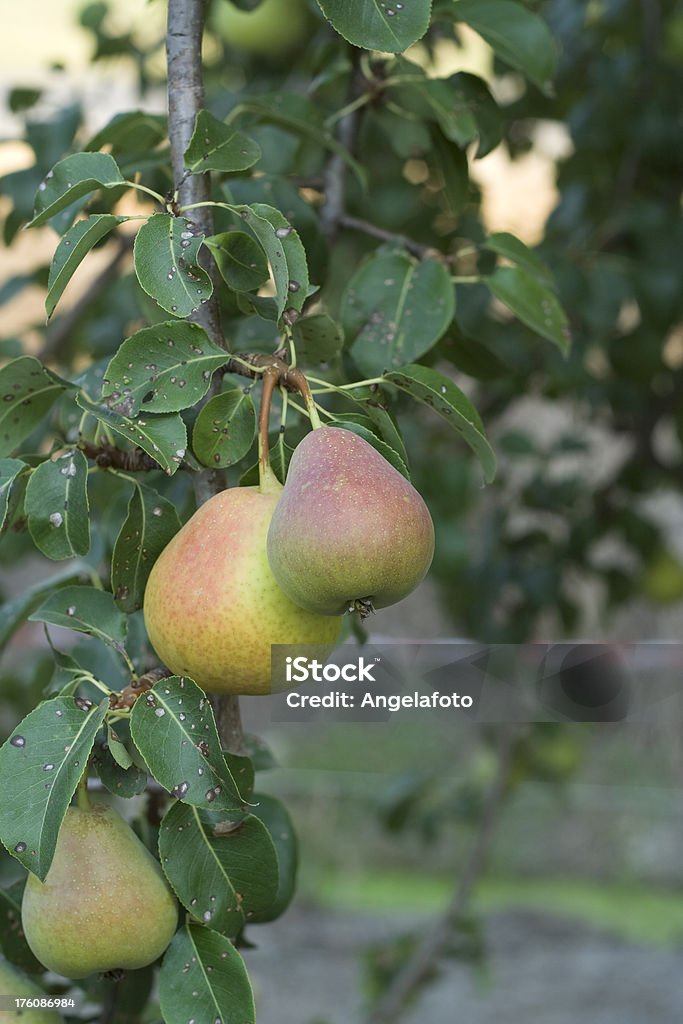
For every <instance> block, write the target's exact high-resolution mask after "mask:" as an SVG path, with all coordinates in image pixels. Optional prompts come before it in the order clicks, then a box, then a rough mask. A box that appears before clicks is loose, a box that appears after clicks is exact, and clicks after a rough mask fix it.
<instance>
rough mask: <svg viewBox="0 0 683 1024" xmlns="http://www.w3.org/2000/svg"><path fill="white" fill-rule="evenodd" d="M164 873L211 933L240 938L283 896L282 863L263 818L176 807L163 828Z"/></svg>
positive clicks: (193, 914) (164, 822) (161, 828)
mask: <svg viewBox="0 0 683 1024" xmlns="http://www.w3.org/2000/svg"><path fill="white" fill-rule="evenodd" d="M159 854H160V857H161V862H162V864H163V868H164V873H165V875H166V877H167V878H168V880H169V882H170V883H171V885H172V887H173V890H174V892H175V894H176V896H177V897H178V899H179V900H180V902H181V903H182V904H183V906H184V907H185V909H186V910H187V911H189V913H190V914H192V916H193V917H195V918H196V919H197V920H198V921H202V922H203V923H204V924H205V925H206V926H207V928H211V929H213V931H217V932H223V934H225V935H230V936H234V935H237V934H238V933H239V932H240V931H241V929H242V928H243V927H244V925H245V924H247V923H248V922H249V920H250V919H251V918H252V917H253V916H254V914H259V913H265V912H266V911H267V910H268V908H269V907H270V906H271V905H272V903H273V901H274V900H275V897H276V895H277V892H278V881H279V878H278V859H277V854H276V852H275V847H274V846H273V841H272V839H271V837H270V835H269V833H268V830H267V829H266V828H265V826H264V825H263V824H262V822H261V821H259V819H258V817H254V816H253V815H249V816H248V817H247V818H245V819H244V820H240V819H238V820H237V821H233V820H232V819H230V818H227V819H226V818H225V815H224V814H221V812H220V811H200V810H198V809H197V808H196V807H190V806H188V805H187V804H184V803H181V802H180V801H178V803H176V804H174V805H172V806H171V808H170V809H169V810H168V812H167V813H166V816H165V817H164V820H163V821H162V823H161V827H160V829H159Z"/></svg>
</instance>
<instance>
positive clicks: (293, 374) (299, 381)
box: [287, 367, 322, 430]
mask: <svg viewBox="0 0 683 1024" xmlns="http://www.w3.org/2000/svg"><path fill="white" fill-rule="evenodd" d="M287 380H288V381H290V382H291V383H292V384H293V385H294V387H295V388H296V389H297V391H298V392H299V394H300V395H301V397H302V398H303V400H304V402H305V404H306V412H307V413H308V417H309V419H310V421H311V426H312V427H313V429H314V430H317V429H318V428H319V427H322V423H321V422H320V417H319V416H318V409H317V406H316V404H315V399H314V398H313V395H312V394H311V389H310V387H309V384H308V381H307V380H306V378H305V376H304V375H303V373H302V372H301V370H297V369H296V368H295V367H291V368H290V369H289V370H288V371H287Z"/></svg>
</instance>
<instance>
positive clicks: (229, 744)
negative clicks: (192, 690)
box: [166, 0, 244, 753]
mask: <svg viewBox="0 0 683 1024" xmlns="http://www.w3.org/2000/svg"><path fill="white" fill-rule="evenodd" d="M205 13H206V4H205V2H204V0H169V3H168V26H167V33H166V55H167V60H168V133H169V141H170V144H171V160H172V164H173V179H174V181H175V182H177V189H178V201H179V202H180V203H181V204H182V205H183V206H188V205H190V204H194V203H203V202H206V201H207V200H208V199H209V198H210V190H209V176H208V174H190V175H188V174H187V169H186V167H185V159H184V156H185V150H186V149H187V146H188V144H189V141H190V138H191V137H192V132H193V130H194V125H195V120H196V118H197V114H198V113H199V111H200V110H201V109H202V108H203V106H204V83H203V76H202V36H203V32H204V17H205ZM192 216H193V221H194V223H195V224H196V225H197V227H198V228H199V230H200V231H201V232H202V233H203V234H204V235H211V234H213V218H212V215H211V210H210V208H209V207H200V208H198V209H197V210H196V211H195V212H193V214H192ZM203 259H204V261H205V266H206V269H207V270H208V272H209V274H210V275H211V279H212V281H213V284H214V294H213V296H212V297H211V299H210V300H209V301H208V302H207V303H204V304H203V305H201V306H200V307H199V309H198V310H197V312H196V314H195V315H194V316H193V319H194V321H195V322H196V323H198V324H199V325H200V326H201V327H203V328H204V330H205V331H206V333H207V334H208V335H209V337H210V338H211V340H212V341H214V342H215V343H216V344H217V345H220V346H221V347H222V348H225V349H227V347H228V346H227V344H226V341H225V338H224V337H223V332H222V330H221V324H220V307H219V304H218V300H217V293H218V287H219V282H218V274H217V270H216V266H215V263H214V261H213V260H212V259H211V258H210V254H209V253H208V250H206V251H204V250H203ZM220 387H221V381H220V377H219V376H218V375H217V376H215V377H214V380H213V383H212V386H211V388H210V389H209V393H208V394H207V396H206V399H205V402H206V401H208V400H209V398H211V397H212V396H213V395H215V394H218V391H219V390H220ZM224 483H225V481H224V478H223V477H222V475H221V474H220V473H217V472H216V471H215V470H206V471H204V472H201V473H197V474H196V476H195V479H194V491H195V497H196V499H197V504H198V505H201V504H203V503H204V502H206V501H208V500H209V498H211V497H213V495H214V494H216V493H217V492H218V491H220V490H221V489H222V487H223V486H224ZM214 708H215V712H216V720H217V722H218V728H219V734H220V737H221V742H222V744H223V746H224V747H225V748H226V749H228V750H231V751H233V752H234V753H242V752H243V751H244V736H243V733H242V722H241V716H240V707H239V698H238V697H236V696H233V695H228V696H224V697H219V698H215V702H214Z"/></svg>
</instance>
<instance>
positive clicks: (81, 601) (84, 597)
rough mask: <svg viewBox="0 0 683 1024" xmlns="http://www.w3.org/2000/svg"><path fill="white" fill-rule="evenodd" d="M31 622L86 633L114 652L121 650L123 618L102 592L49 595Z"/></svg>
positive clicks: (68, 591)
mask: <svg viewBox="0 0 683 1024" xmlns="http://www.w3.org/2000/svg"><path fill="white" fill-rule="evenodd" d="M30 618H31V621H32V622H48V623H50V624H51V625H53V626H63V627H64V628H65V629H75V630H76V631H77V632H79V633H88V634H90V636H96V637H97V638H98V639H100V640H103V641H104V643H105V644H108V645H109V646H110V647H113V648H114V650H116V651H122V650H123V642H124V640H125V639H126V625H127V621H126V616H125V615H124V614H123V612H120V611H119V609H118V608H117V607H116V605H115V603H114V598H113V597H112V595H111V594H108V593H107V592H106V591H104V590H96V589H95V587H63V588H62V589H61V590H57V591H56V592H55V593H54V594H51V596H50V597H48V599H47V601H45V602H44V603H43V604H41V606H40V608H38V609H37V610H36V611H35V612H34V613H33V615H31V617H30Z"/></svg>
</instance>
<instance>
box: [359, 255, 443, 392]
mask: <svg viewBox="0 0 683 1024" xmlns="http://www.w3.org/2000/svg"><path fill="white" fill-rule="evenodd" d="M454 313H455V291H454V288H453V284H452V282H451V279H450V275H449V273H448V270H447V269H446V267H445V266H444V265H443V264H442V263H439V262H438V261H437V260H431V259H427V260H422V261H421V262H419V261H417V260H415V259H413V258H412V257H411V256H408V254H407V253H403V252H388V251H386V250H380V251H379V252H377V253H373V254H372V255H371V256H370V257H368V259H366V260H365V261H364V262H363V263H362V264H361V266H360V267H359V269H358V270H357V271H356V273H355V274H354V275H353V277H352V278H351V280H350V282H349V284H348V287H347V289H346V292H345V294H344V298H343V300H342V321H343V324H344V329H345V331H346V335H347V341H349V342H350V344H351V355H352V357H353V360H354V362H355V363H356V365H357V366H358V367H359V369H360V370H361V371H362V372H363V373H364V374H366V375H367V376H368V377H373V376H375V375H376V374H379V373H383V372H384V371H385V370H390V369H392V368H393V367H397V366H401V365H403V363H405V362H406V361H408V362H410V361H411V360H413V359H419V357H420V356H422V355H424V354H425V352H428V351H429V350H430V349H431V348H432V347H433V346H434V345H436V343H437V341H438V340H439V338H441V337H442V335H443V334H444V333H445V331H446V330H447V328H448V325H449V324H450V322H451V320H452V319H453V315H454Z"/></svg>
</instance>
